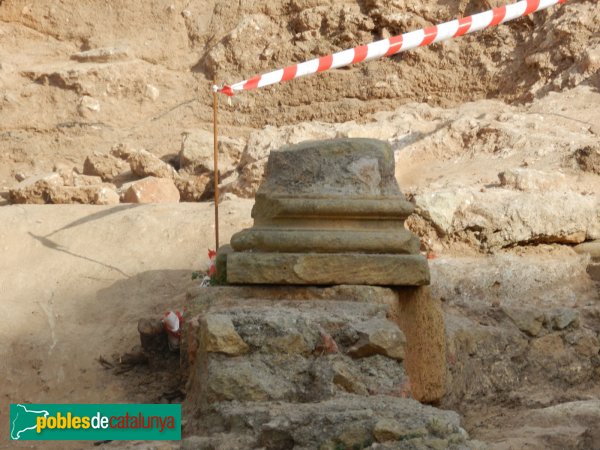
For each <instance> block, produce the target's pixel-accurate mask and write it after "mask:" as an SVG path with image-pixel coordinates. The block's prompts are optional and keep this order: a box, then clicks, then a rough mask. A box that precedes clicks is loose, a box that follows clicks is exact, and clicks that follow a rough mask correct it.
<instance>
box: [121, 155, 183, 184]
mask: <svg viewBox="0 0 600 450" xmlns="http://www.w3.org/2000/svg"><path fill="white" fill-rule="evenodd" d="M129 165H130V167H131V171H132V172H133V173H134V174H136V175H137V176H139V177H156V178H169V179H171V180H173V179H175V178H176V177H177V172H176V171H175V169H174V168H173V167H172V166H170V165H169V164H167V163H166V162H164V161H163V160H161V159H160V158H158V157H156V156H154V155H153V154H152V153H150V152H149V151H147V150H138V151H137V152H135V153H132V154H131V155H130V156H129Z"/></svg>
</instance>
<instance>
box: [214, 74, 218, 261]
mask: <svg viewBox="0 0 600 450" xmlns="http://www.w3.org/2000/svg"><path fill="white" fill-rule="evenodd" d="M216 84H217V83H216V80H214V85H216ZM218 95H219V94H218V93H217V92H215V91H213V131H214V149H213V150H214V155H213V160H214V172H215V251H216V250H218V249H219V135H218V128H217V127H218V116H217V112H218V109H219V99H218V98H217V96H218Z"/></svg>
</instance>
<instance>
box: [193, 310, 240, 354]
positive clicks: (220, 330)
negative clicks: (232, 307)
mask: <svg viewBox="0 0 600 450" xmlns="http://www.w3.org/2000/svg"><path fill="white" fill-rule="evenodd" d="M200 348H202V349H203V350H205V351H206V352H209V353H224V354H226V355H229V356H236V355H242V354H244V353H247V352H248V351H249V350H250V348H249V347H248V344H246V343H245V342H244V341H243V339H242V338H241V337H240V335H239V334H238V333H237V332H236V331H235V327H234V326H233V322H232V321H231V318H230V317H229V316H226V315H221V314H207V315H206V316H205V317H203V318H202V320H201V321H200Z"/></svg>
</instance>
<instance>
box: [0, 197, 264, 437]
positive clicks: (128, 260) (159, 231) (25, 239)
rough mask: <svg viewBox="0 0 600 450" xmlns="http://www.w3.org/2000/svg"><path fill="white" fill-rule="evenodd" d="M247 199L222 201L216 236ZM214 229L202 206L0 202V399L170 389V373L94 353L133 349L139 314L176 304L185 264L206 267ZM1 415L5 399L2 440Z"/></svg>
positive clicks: (246, 207) (151, 393)
mask: <svg viewBox="0 0 600 450" xmlns="http://www.w3.org/2000/svg"><path fill="white" fill-rule="evenodd" d="M251 205H252V202H251V201H248V200H238V201H236V202H230V201H224V202H223V203H222V204H221V217H222V219H221V227H220V229H221V233H222V239H223V240H229V237H230V235H231V234H232V232H234V231H236V230H238V229H240V228H242V227H244V226H248V225H249V224H250V222H249V218H250V208H251ZM213 233H214V228H213V215H212V206H211V205H210V204H208V203H206V204H178V205H177V204H176V205H121V206H116V207H95V206H81V205H74V206H73V205H61V206H34V205H26V206H7V207H4V208H0V249H1V251H2V258H1V259H0V294H1V297H2V302H1V304H0V315H1V316H2V317H4V318H5V320H4V325H3V326H2V327H0V337H1V339H0V342H1V344H0V355H2V356H1V358H2V361H3V363H2V365H1V366H0V377H1V378H2V380H3V383H2V385H1V388H0V396H1V398H2V399H3V404H4V405H7V404H9V403H15V402H39V401H40V400H41V399H43V400H44V402H48V403H52V402H57V403H60V402H81V403H86V402H90V403H94V402H111V401H112V402H136V401H142V402H159V401H161V395H162V394H163V393H165V392H167V391H169V390H172V389H174V388H177V385H175V387H173V386H172V385H169V384H168V383H169V380H168V378H166V379H165V383H166V384H167V385H164V386H161V385H160V383H154V384H153V383H152V376H151V375H150V376H146V377H145V378H146V383H149V385H148V384H146V385H145V386H140V385H138V384H137V383H139V381H140V378H138V377H136V376H135V375H131V374H126V375H122V376H116V375H115V374H114V371H112V370H106V368H105V367H103V365H102V364H100V363H99V361H98V359H99V358H100V357H104V358H105V359H106V360H108V361H114V356H113V355H115V354H117V355H119V354H125V353H128V352H130V351H131V350H132V348H133V347H134V346H135V345H136V344H138V343H139V337H138V332H137V321H138V319H140V318H142V317H160V316H161V315H162V313H163V312H164V311H166V310H169V309H173V308H181V307H182V305H183V297H182V296H184V295H185V291H186V289H187V288H188V287H190V286H191V285H192V284H193V283H197V281H192V280H191V275H192V270H194V269H196V270H206V268H207V266H208V258H207V256H206V253H207V249H208V248H214V234H213ZM174 372H175V373H177V369H176V364H175V368H174ZM143 378H144V377H143V376H142V379H143ZM159 381H160V380H159ZM163 401H164V400H163ZM7 413H8V409H7V408H2V410H1V413H0V414H1V415H2V417H1V420H0V427H1V429H2V430H3V431H2V438H1V440H2V441H4V440H5V439H6V438H7V435H5V434H4V433H5V432H6V430H8V417H7ZM6 445H7V444H6V442H2V443H0V446H2V447H4V446H6ZM44 448H52V445H50V444H48V446H46V447H44ZM75 448H77V447H75ZM79 448H80V447H79Z"/></svg>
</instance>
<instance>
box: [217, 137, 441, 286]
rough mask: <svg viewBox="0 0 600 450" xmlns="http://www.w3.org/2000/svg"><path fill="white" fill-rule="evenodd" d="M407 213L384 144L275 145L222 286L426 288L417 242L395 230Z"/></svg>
mask: <svg viewBox="0 0 600 450" xmlns="http://www.w3.org/2000/svg"><path fill="white" fill-rule="evenodd" d="M412 211H413V206H412V204H410V203H409V202H407V201H406V199H405V198H404V196H403V194H402V192H401V191H400V189H399V187H398V184H397V183H396V180H395V177H394V155H393V152H392V150H391V148H390V147H389V145H388V144H387V143H385V142H382V141H376V140H372V139H334V140H329V141H309V142H304V143H302V144H298V145H294V146H289V147H284V148H282V149H281V150H278V151H274V152H272V153H271V155H270V156H269V161H268V164H267V168H266V179H265V181H264V183H263V184H262V185H261V187H260V189H259V190H258V193H257V195H256V203H255V205H254V208H253V210H252V217H253V218H254V226H253V227H252V228H250V229H246V230H244V231H242V232H240V233H237V234H236V235H234V236H233V237H232V239H231V247H232V249H233V252H231V253H229V254H227V255H226V260H227V261H226V279H227V282H228V283H232V284H296V285H334V284H367V285H383V286H422V285H426V284H429V268H428V265H427V261H426V259H425V258H424V257H423V256H421V255H420V254H419V240H418V238H417V237H416V236H414V235H413V234H412V233H411V232H409V231H408V230H406V229H405V228H404V220H405V219H406V218H407V217H408V216H409V215H410V214H411V213H412ZM223 258H224V256H222V257H221V259H223Z"/></svg>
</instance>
